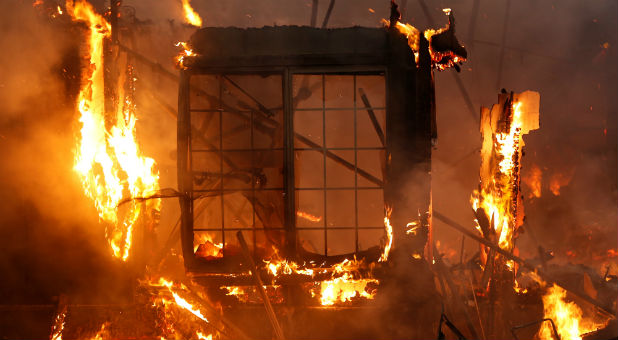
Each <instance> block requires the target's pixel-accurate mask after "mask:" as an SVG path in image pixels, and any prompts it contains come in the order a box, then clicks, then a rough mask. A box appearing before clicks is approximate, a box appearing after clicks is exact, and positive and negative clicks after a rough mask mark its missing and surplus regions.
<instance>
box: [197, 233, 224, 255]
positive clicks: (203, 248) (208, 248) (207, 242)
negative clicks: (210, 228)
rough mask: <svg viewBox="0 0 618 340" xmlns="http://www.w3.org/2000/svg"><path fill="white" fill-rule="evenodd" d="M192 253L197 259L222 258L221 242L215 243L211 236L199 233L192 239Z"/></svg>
mask: <svg viewBox="0 0 618 340" xmlns="http://www.w3.org/2000/svg"><path fill="white" fill-rule="evenodd" d="M193 252H194V253H195V255H197V256H198V257H203V258H209V257H215V258H221V257H223V242H220V243H215V242H214V241H213V236H212V235H210V234H208V233H199V234H197V237H194V238H193Z"/></svg>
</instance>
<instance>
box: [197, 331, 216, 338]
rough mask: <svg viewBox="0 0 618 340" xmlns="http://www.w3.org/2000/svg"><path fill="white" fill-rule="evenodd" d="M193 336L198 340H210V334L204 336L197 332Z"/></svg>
mask: <svg viewBox="0 0 618 340" xmlns="http://www.w3.org/2000/svg"><path fill="white" fill-rule="evenodd" d="M195 335H196V336H197V338H198V339H199V340H212V334H208V335H204V333H202V332H199V331H198V332H196V333H195Z"/></svg>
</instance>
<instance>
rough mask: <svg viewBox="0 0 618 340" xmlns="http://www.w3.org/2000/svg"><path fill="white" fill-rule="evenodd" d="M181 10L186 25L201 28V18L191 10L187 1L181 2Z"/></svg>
mask: <svg viewBox="0 0 618 340" xmlns="http://www.w3.org/2000/svg"><path fill="white" fill-rule="evenodd" d="M182 9H183V10H184V12H185V20H187V23H189V24H191V25H193V26H196V27H201V26H202V18H200V15H199V14H197V12H195V11H194V10H193V7H191V3H190V2H189V0H182Z"/></svg>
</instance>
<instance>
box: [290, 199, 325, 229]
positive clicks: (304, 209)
mask: <svg viewBox="0 0 618 340" xmlns="http://www.w3.org/2000/svg"><path fill="white" fill-rule="evenodd" d="M296 226H297V227H300V228H323V227H324V191H323V190H297V191H296Z"/></svg>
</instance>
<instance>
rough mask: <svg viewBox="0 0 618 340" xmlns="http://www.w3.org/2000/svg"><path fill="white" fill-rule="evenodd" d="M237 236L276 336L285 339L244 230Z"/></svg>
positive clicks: (280, 339) (281, 339)
mask: <svg viewBox="0 0 618 340" xmlns="http://www.w3.org/2000/svg"><path fill="white" fill-rule="evenodd" d="M236 238H238V243H240V249H241V250H242V254H243V257H244V258H245V261H246V262H247V264H248V265H249V268H250V270H251V274H252V276H253V280H254V284H255V286H256V288H257V290H258V292H259V293H260V296H261V297H262V302H264V307H266V313H267V314H268V318H269V320H270V323H271V325H272V326H273V330H274V331H275V336H276V337H277V339H279V340H284V339H285V337H284V336H283V330H282V329H281V326H280V325H279V321H278V320H277V315H275V310H274V309H273V306H272V305H271V304H270V300H269V299H268V295H266V290H264V284H263V283H262V279H261V278H260V273H259V271H258V269H257V267H256V266H255V262H253V257H251V253H250V252H249V247H248V246H247V242H246V241H245V238H244V237H243V235H242V231H238V232H237V233H236Z"/></svg>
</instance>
